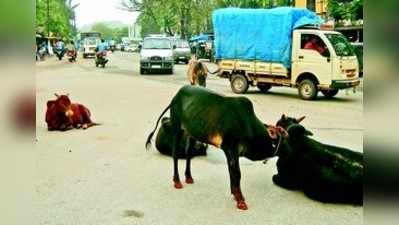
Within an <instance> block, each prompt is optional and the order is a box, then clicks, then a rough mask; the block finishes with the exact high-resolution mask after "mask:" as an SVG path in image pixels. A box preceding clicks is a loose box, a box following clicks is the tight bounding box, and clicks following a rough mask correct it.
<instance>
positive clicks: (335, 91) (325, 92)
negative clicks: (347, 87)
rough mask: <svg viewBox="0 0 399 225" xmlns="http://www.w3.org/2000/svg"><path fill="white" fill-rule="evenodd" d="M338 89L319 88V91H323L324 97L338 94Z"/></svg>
mask: <svg viewBox="0 0 399 225" xmlns="http://www.w3.org/2000/svg"><path fill="white" fill-rule="evenodd" d="M338 91H339V90H338V89H330V90H321V93H323V95H324V96H326V98H332V97H334V96H336V95H337V94H338Z"/></svg>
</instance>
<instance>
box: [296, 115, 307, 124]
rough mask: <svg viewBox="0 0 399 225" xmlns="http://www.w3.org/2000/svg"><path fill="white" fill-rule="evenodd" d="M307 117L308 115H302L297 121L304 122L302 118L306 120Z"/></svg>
mask: <svg viewBox="0 0 399 225" xmlns="http://www.w3.org/2000/svg"><path fill="white" fill-rule="evenodd" d="M305 118H306V116H301V117H299V118H298V119H296V122H298V123H300V122H302V120H304V119H305Z"/></svg>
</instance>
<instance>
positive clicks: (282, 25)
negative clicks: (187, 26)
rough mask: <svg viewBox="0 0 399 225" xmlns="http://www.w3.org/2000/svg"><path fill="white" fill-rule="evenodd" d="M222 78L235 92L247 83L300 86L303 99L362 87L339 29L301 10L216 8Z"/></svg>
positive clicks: (263, 88) (266, 86) (216, 42)
mask: <svg viewBox="0 0 399 225" xmlns="http://www.w3.org/2000/svg"><path fill="white" fill-rule="evenodd" d="M212 22H213V29H214V38H215V40H214V48H215V58H216V61H217V62H218V66H219V74H218V75H219V76H221V77H225V78H229V80H230V83H231V88H232V90H233V92H235V93H245V92H246V91H247V90H248V88H249V86H257V87H258V88H259V89H260V90H261V91H263V92H266V91H268V90H269V89H270V88H271V87H272V86H288V87H295V88H298V92H299V95H300V96H301V97H302V98H303V99H307V100H310V99H314V98H316V96H317V94H318V92H319V91H321V92H322V93H323V94H324V95H325V96H326V97H333V96H335V95H336V94H337V93H338V91H339V90H340V89H344V88H354V87H356V86H357V85H359V83H360V81H359V78H358V74H359V67H358V62H357V58H356V55H355V53H354V51H353V48H352V46H351V45H350V44H349V42H348V41H347V39H346V38H345V37H344V36H343V35H342V34H341V33H339V32H336V31H331V30H323V29H320V25H321V24H322V23H323V20H322V19H320V18H319V17H318V16H317V15H316V14H315V13H314V12H312V11H309V10H307V9H302V8H292V7H278V8H273V9H239V8H225V9H218V10H215V11H214V12H213V15H212Z"/></svg>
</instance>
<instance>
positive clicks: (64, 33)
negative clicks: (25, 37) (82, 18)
mask: <svg viewBox="0 0 399 225" xmlns="http://www.w3.org/2000/svg"><path fill="white" fill-rule="evenodd" d="M47 1H48V5H47ZM47 6H48V8H49V18H47ZM77 6H78V5H72V0H36V29H37V30H38V28H42V30H43V32H44V33H45V34H46V35H47V34H48V28H49V30H50V32H51V33H53V35H54V36H57V37H63V38H68V37H71V36H73V35H74V33H75V30H74V26H73V19H74V9H75V8H76V7H77ZM47 23H48V27H47Z"/></svg>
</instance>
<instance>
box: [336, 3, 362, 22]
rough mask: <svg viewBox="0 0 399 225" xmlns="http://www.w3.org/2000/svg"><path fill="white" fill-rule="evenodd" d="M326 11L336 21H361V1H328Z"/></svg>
mask: <svg viewBox="0 0 399 225" xmlns="http://www.w3.org/2000/svg"><path fill="white" fill-rule="evenodd" d="M328 11H329V13H330V16H331V17H332V18H334V19H335V20H337V21H339V20H343V19H348V20H358V19H363V0H329V1H328Z"/></svg>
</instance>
